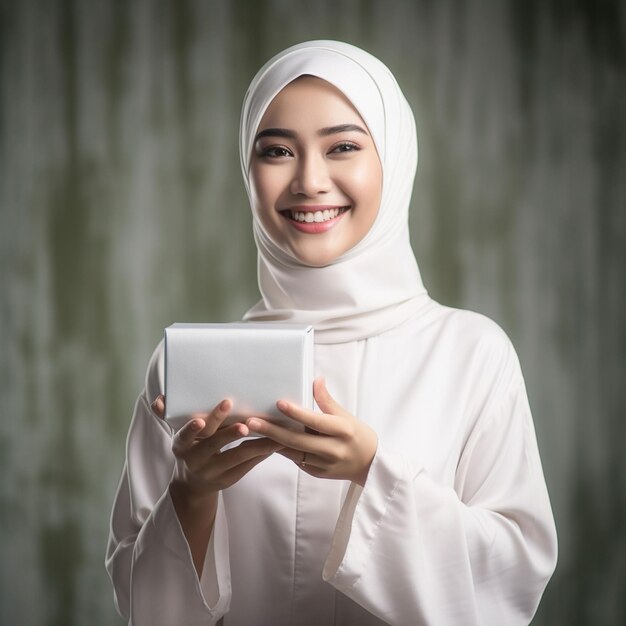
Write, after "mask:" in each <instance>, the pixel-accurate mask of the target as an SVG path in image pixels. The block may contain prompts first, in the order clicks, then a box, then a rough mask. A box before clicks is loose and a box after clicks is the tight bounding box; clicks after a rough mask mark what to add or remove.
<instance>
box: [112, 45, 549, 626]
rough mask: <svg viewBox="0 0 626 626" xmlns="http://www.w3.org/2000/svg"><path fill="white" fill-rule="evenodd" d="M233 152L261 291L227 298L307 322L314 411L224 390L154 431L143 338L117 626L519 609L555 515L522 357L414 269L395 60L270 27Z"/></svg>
mask: <svg viewBox="0 0 626 626" xmlns="http://www.w3.org/2000/svg"><path fill="white" fill-rule="evenodd" d="M240 157H241V166H242V172H243V176H244V183H245V185H246V189H247V191H248V194H249V198H250V203H251V208H252V216H253V228H254V236H255V242H256V245H257V248H258V279H259V288H260V291H261V295H262V299H261V301H260V302H258V303H257V304H256V305H255V306H254V307H253V308H252V309H250V310H249V311H248V312H247V313H246V315H245V317H244V319H245V320H256V321H263V320H265V321H269V320H281V321H283V322H300V323H306V324H311V325H313V326H314V327H315V374H316V379H315V381H314V384H313V393H314V397H315V400H316V403H317V409H319V410H309V409H305V408H303V407H300V406H297V405H295V404H294V403H292V402H288V401H286V400H285V399H284V398H282V399H281V398H276V401H277V408H278V410H280V411H281V412H282V413H284V414H285V415H287V416H288V417H289V418H291V419H292V420H294V421H296V422H298V423H299V424H300V425H301V426H304V427H306V428H299V429H298V430H297V431H294V430H292V429H286V428H283V427H281V426H278V425H276V424H272V423H270V422H268V421H266V420H263V419H261V418H259V417H255V416H254V415H246V416H244V418H243V421H242V422H241V423H236V424H232V425H229V426H222V424H224V423H225V419H226V418H227V416H228V415H229V412H230V411H231V410H232V403H231V401H230V400H229V399H228V398H225V399H224V400H223V401H221V402H220V403H219V404H218V405H217V406H215V407H213V408H212V409H211V408H210V407H207V412H206V413H202V414H197V415H194V416H190V417H189V421H188V422H187V424H186V425H185V426H183V427H182V428H181V429H180V430H179V431H177V432H173V431H171V430H170V427H169V426H168V424H166V423H165V422H164V420H163V419H162V417H163V413H164V408H165V402H166V401H167V400H166V399H165V398H164V397H163V395H162V394H163V346H162V345H160V346H158V347H157V349H156V350H155V353H154V356H153V358H152V360H151V362H150V364H149V366H148V372H147V377H146V386H145V389H144V391H143V393H142V394H141V396H140V398H139V400H138V402H137V405H136V410H135V414H134V416H133V421H132V424H131V427H130V431H129V436H128V444H127V461H126V465H125V468H124V473H123V477H122V481H121V483H120V487H119V491H118V495H117V498H116V502H115V505H114V509H113V515H112V520H111V535H110V542H109V550H108V558H107V567H108V570H109V573H110V575H111V578H112V580H113V583H114V587H115V593H116V600H117V605H118V608H119V610H120V612H121V613H122V614H123V615H124V616H125V617H127V618H130V621H131V623H132V624H134V625H135V626H142V625H143V624H146V625H148V624H149V625H150V626H157V625H161V624H162V625H167V626H171V625H172V624H185V625H186V626H196V625H197V626H200V625H213V624H217V623H218V622H219V623H223V624H224V626H250V625H251V624H258V625H259V626H270V625H271V626H288V625H294V626H295V625H297V626H326V625H328V626H356V625H358V626H382V625H384V624H393V625H396V626H400V625H406V624H415V625H417V626H426V625H428V626H458V625H463V626H466V625H467V626H470V625H478V624H480V625H481V626H485V625H487V626H502V625H503V624H507V625H509V626H511V625H512V626H522V625H525V624H528V623H529V622H530V620H531V619H532V617H533V614H534V613H535V610H536V608H537V605H538V603H539V600H540V598H541V594H542V592H543V589H544V588H545V585H546V583H547V581H548V579H549V578H550V576H551V574H552V571H553V570H554V566H555V561H556V533H555V528H554V522H553V519H552V512H551V508H550V502H549V498H548V494H547V490H546V485H545V482H544V478H543V473H542V469H541V461H540V459H539V454H538V450H537V442H536V440H535V434H534V429H533V422H532V417H531V414H530V409H529V405H528V400H527V397H526V389H525V386H524V380H523V376H522V373H521V370H520V366H519V362H518V360H517V357H516V354H515V350H514V349H513V347H512V345H511V343H510V341H509V340H508V338H507V336H506V335H505V334H504V332H503V331H502V330H501V329H500V328H499V327H498V326H497V325H496V324H495V323H494V322H492V321H491V320H488V319H487V318H485V317H483V316H481V315H478V314H476V313H472V312H469V311H462V310H457V309H451V308H449V307H445V306H442V305H440V304H439V303H437V302H435V301H434V300H432V299H431V298H430V297H429V296H428V294H427V292H426V289H425V288H424V285H423V283H422V280H421V276H420V272H419V270H418V267H417V263H416V260H415V257H414V255H413V251H412V249H411V246H410V242H409V235H408V209H409V201H410V196H411V190H412V186H413V179H414V175H415V169H416V166H417V139H416V132H415V123H414V120H413V115H412V112H411V109H410V107H409V105H408V103H407V101H406V100H405V98H404V96H403V94H402V92H401V90H400V88H399V86H398V85H397V83H396V81H395V79H394V77H393V76H392V74H391V73H390V72H389V70H388V69H387V68H386V67H385V66H384V65H383V64H382V63H381V62H380V61H378V60H377V59H375V58H374V57H372V56H371V55H369V54H368V53H366V52H364V51H363V50H359V49H358V48H354V47H353V46H350V45H348V44H344V43H340V42H332V41H314V42H307V43H303V44H300V45H297V46H294V47H292V48H289V49H287V50H285V51H284V52H282V53H280V54H278V55H277V56H276V57H274V58H273V59H271V60H270V61H269V62H268V63H267V64H266V65H265V66H264V67H263V68H261V70H260V71H259V73H258V74H257V76H256V77H255V78H254V79H253V81H252V83H251V85H250V88H249V89H248V92H247V94H246V96H245V99H244V104H243V111H242V117H241V127H240ZM267 366H268V369H269V370H270V371H271V367H272V364H271V363H268V365H267ZM215 367H219V363H216V364H215ZM190 375H193V372H192V373H190ZM325 381H328V386H327V384H326V382H325ZM331 390H332V391H331ZM251 432H253V433H256V434H258V435H261V436H260V437H257V438H254V439H251V440H248V441H243V442H240V440H241V439H242V438H244V437H246V436H247V435H249V434H250V433H251ZM234 444H238V445H234Z"/></svg>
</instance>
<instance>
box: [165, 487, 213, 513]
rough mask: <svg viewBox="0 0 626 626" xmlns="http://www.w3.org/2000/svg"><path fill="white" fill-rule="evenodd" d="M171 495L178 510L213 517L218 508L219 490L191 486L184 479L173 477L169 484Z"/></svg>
mask: <svg viewBox="0 0 626 626" xmlns="http://www.w3.org/2000/svg"><path fill="white" fill-rule="evenodd" d="M169 492H170V497H171V498H172V502H173V503H174V507H175V508H176V510H177V511H178V512H182V511H185V512H186V513H201V514H202V516H203V518H204V519H206V518H207V514H209V518H210V519H212V518H213V516H214V514H215V511H216V510H217V495H218V494H217V492H215V491H208V490H199V489H194V488H192V487H190V485H189V484H188V483H186V482H184V481H182V480H178V479H176V478H173V479H172V481H171V482H170V485H169Z"/></svg>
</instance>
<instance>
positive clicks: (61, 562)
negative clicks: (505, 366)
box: [0, 0, 626, 626]
mask: <svg viewBox="0 0 626 626" xmlns="http://www.w3.org/2000/svg"><path fill="white" fill-rule="evenodd" d="M625 36H626V11H625V10H624V5H623V3H619V2H618V1H605V2H590V1H589V2H585V1H583V0H575V1H570V2H566V1H556V0H544V1H543V2H539V0H526V1H517V2H516V1H514V0H492V1H487V0H485V1H474V2H472V1H469V0H466V1H464V2H460V1H456V2H454V1H452V0H438V1H436V2H435V1H434V0H431V1H426V0H423V1H414V2H408V1H405V2H401V1H384V0H379V1H375V0H369V1H365V0H363V1H359V0H353V1H345V2H339V1H335V2H332V1H317V2H312V1H308V2H288V1H286V0H283V1H279V0H274V1H271V2H270V1H268V2H253V1H252V0H250V1H247V2H246V1H243V0H239V1H232V2H226V1H215V2H211V1H200V0H196V1H195V2H194V1H187V0H170V1H161V2H150V1H147V0H146V1H122V0H110V1H104V0H100V1H98V0H93V1H87V0H82V1H79V0H65V1H52V0H49V1H44V0H42V1H39V2H37V1H35V0H20V1H19V2H18V1H13V2H10V1H4V0H0V280H1V290H0V396H1V398H0V406H1V407H2V409H1V412H0V415H1V417H0V550H1V553H0V623H1V624H3V625H4V624H7V625H9V624H11V625H18V624H26V625H39V624H41V625H44V626H53V625H54V626H74V625H76V626H78V625H84V624H90V625H91V626H99V625H109V624H120V623H121V620H119V619H118V618H117V617H116V614H115V611H114V608H113V601H112V594H111V589H110V584H109V582H108V579H107V577H106V573H105V571H104V566H103V558H104V549H105V544H106V538H107V527H108V519H109V511H110V505H111V501H112V498H113V494H114V491H115V488H116V485H117V481H118V478H119V474H120V471H121V465H122V461H123V454H124V438H125V434H126V428H127V425H128V421H129V418H130V415H131V411H132V406H133V402H134V399H135V396H136V395H137V393H138V392H139V390H140V387H141V385H142V382H143V373H144V369H145V365H146V362H147V359H148V357H149V355H150V353H151V351H152V349H153V347H154V345H155V344H156V343H157V341H158V340H159V338H160V336H161V333H162V329H163V327H164V326H166V325H168V324H170V323H171V322H173V321H200V320H213V321H226V320H232V319H236V318H238V317H239V316H240V315H241V314H242V313H243V311H245V310H246V308H247V307H249V306H250V305H251V304H253V303H254V301H255V300H256V298H257V291H256V284H255V250H254V245H253V241H252V237H251V229H250V219H249V209H248V207H247V201H246V198H245V193H244V191H243V186H242V184H241V180H240V173H239V164H238V157H237V126H238V118H239V107H240V103H241V100H242V97H243V93H244V91H245V88H246V86H247V84H248V82H249V80H250V79H251V77H252V75H253V74H254V72H255V70H256V69H257V68H258V67H259V66H260V64H261V63H262V62H263V61H265V60H266V59H267V58H268V57H269V56H270V55H272V54H273V53H275V52H277V51H278V50H280V49H282V48H283V47H285V46H287V45H289V44H292V43H296V42H298V41H302V40H305V39H313V38H336V39H344V40H347V41H349V42H351V43H355V44H357V45H360V46H362V47H365V48H366V49H368V50H370V51H371V52H373V53H374V54H375V55H377V56H379V57H380V58H381V59H383V60H384V61H385V62H386V63H387V64H388V65H389V66H390V67H391V69H392V70H393V71H394V73H395V74H396V76H397V78H398V80H399V82H400V84H401V85H402V87H403V89H404V91H405V93H406V95H407V97H408V99H409V101H410V102H411V104H412V106H413V108H414V111H415V115H416V119H417V125H418V133H419V138H420V165H419V168H418V178H417V182H416V187H415V194H414V202H413V213H412V217H411V227H412V238H413V243H414V247H415V250H416V254H417V257H418V261H419V263H420V266H421V270H422V274H423V276H424V281H425V283H426V285H427V287H428V288H429V289H430V292H431V294H432V295H433V296H434V297H435V298H437V299H438V300H440V301H442V302H444V303H446V304H450V305H454V306H461V307H466V308H471V309H475V310H479V311H482V312H484V313H486V314H487V315H490V316H491V317H493V318H494V319H496V320H497V321H498V322H499V323H500V324H501V325H502V326H503V327H504V328H505V330H506V331H507V332H508V333H509V335H510V336H511V337H512V339H513V341H514V343H515V345H516V347H517V349H518V352H519V354H520V358H521V360H522V365H523V368H524V371H525V373H526V379H527V385H528V391H529V395H530V398H531V406H532V407H533V411H534V415H535V421H536V429H537V433H538V437H539V443H540V448H541V451H542V455H543V459H544V467H545V472H546V476H547V480H548V484H549V488H550V492H551V496H552V500H553V505H554V509H555V514H556V517H557V525H558V529H559V537H560V562H559V567H558V569H557V573H556V574H555V577H554V578H553V580H552V582H551V584H550V586H549V587H548V590H547V592H546V595H545V597H544V601H543V603H542V606H541V608H540V611H539V614H538V616H537V618H536V619H535V621H534V622H533V623H534V624H535V625H546V626H547V625H549V626H559V625H567V626H572V625H576V624H584V625H587V624H589V625H593V626H595V625H597V624H616V625H617V624H623V623H626V601H625V600H624V595H623V591H624V586H625V583H624V580H626V465H625V463H624V461H623V452H622V449H623V447H624V442H625V441H626V422H625V421H624V419H623V418H624V415H623V413H624V406H626V402H625V399H624V393H623V388H624V386H625V385H624V380H625V376H626V332H625V326H624V322H625V320H626V280H625V277H624V270H625V269H626V206H625V204H626V203H625V200H626V189H625V186H626V183H625V181H626V176H625V172H626V157H625V145H626V144H625V130H626V122H625V118H624V110H626V106H625V105H626V103H625V98H624V96H625V89H624V75H625V71H624V70H625V62H624V61H625V59H624V57H625V50H624V47H625Z"/></svg>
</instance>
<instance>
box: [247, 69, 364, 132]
mask: <svg viewBox="0 0 626 626" xmlns="http://www.w3.org/2000/svg"><path fill="white" fill-rule="evenodd" d="M347 122H352V123H360V124H362V125H363V126H365V122H364V121H363V119H362V117H361V116H360V115H359V112H358V111H357V110H356V108H355V107H354V105H353V104H352V103H351V102H350V100H348V98H347V97H346V96H345V94H343V93H342V92H341V91H340V90H339V89H337V87H335V86H334V85H331V84H330V83H329V82H327V81H325V80H323V79H321V78H317V77H315V76H308V75H307V76H300V77H298V78H296V79H295V80H293V81H291V82H290V83H289V84H287V85H286V86H285V87H283V89H281V90H280V91H279V92H278V94H277V95H276V96H275V97H274V98H273V100H272V101H271V102H270V104H269V105H268V107H267V109H266V110H265V113H264V114H263V117H262V118H261V122H260V123H259V127H258V130H263V129H264V128H268V127H271V126H281V127H288V128H294V129H297V128H298V127H302V128H307V127H313V126H316V125H319V126H318V127H321V126H327V125H333V124H340V123H341V124H343V123H347Z"/></svg>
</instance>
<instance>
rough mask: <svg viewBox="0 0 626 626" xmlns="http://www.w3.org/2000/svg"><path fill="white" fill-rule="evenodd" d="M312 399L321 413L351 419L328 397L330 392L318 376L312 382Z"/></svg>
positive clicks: (322, 379)
mask: <svg viewBox="0 0 626 626" xmlns="http://www.w3.org/2000/svg"><path fill="white" fill-rule="evenodd" d="M313 397H314V398H315V402H317V406H319V408H320V409H321V410H322V412H324V413H329V414H330V415H341V416H343V417H351V414H350V413H349V412H348V411H346V410H345V409H344V408H343V407H342V406H341V405H340V404H339V402H337V400H335V399H334V398H333V397H332V396H331V395H330V392H329V391H328V389H327V388H326V380H325V379H324V378H323V377H322V376H318V377H317V378H316V379H315V380H314V381H313Z"/></svg>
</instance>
